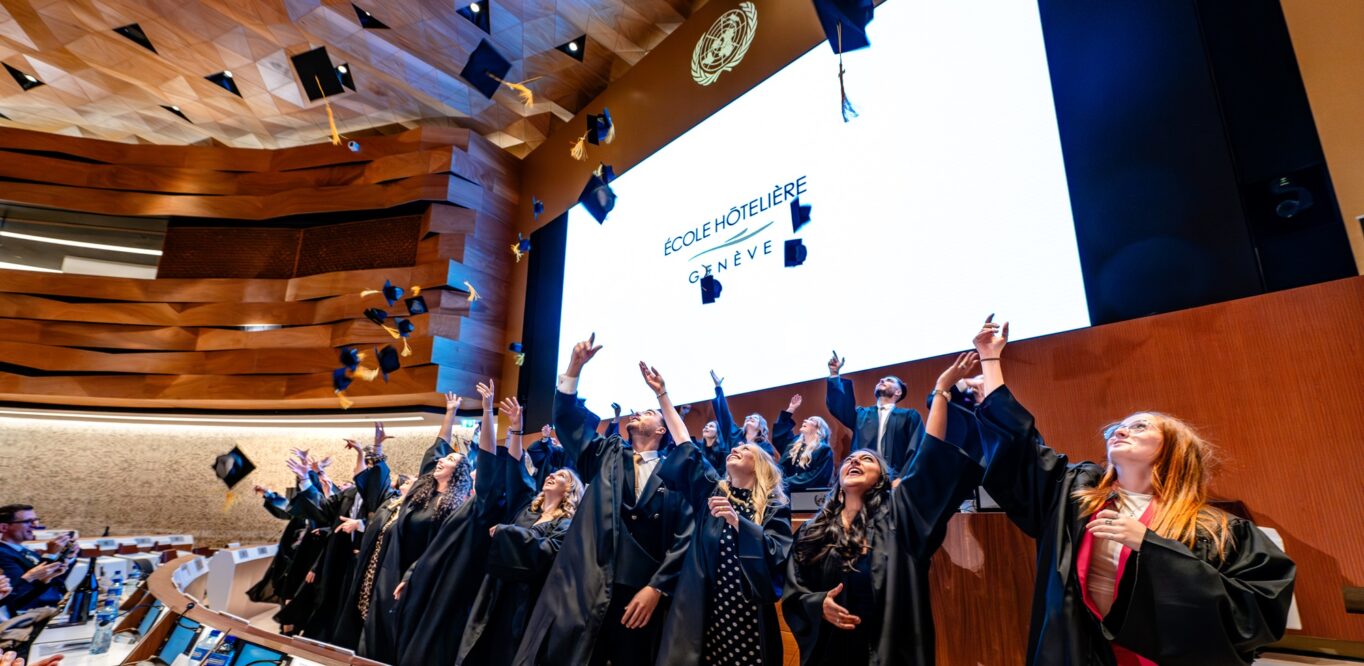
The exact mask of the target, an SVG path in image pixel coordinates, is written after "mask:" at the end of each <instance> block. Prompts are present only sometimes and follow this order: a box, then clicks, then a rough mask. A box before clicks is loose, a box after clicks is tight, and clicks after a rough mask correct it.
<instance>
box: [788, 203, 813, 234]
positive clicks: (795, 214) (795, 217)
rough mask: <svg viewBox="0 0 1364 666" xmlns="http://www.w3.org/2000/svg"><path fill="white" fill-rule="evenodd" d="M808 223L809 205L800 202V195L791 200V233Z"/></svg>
mask: <svg viewBox="0 0 1364 666" xmlns="http://www.w3.org/2000/svg"><path fill="white" fill-rule="evenodd" d="M809 223H810V207H809V206H802V205H801V204H800V197H796V198H794V199H792V200H791V233H795V232H797V231H800V228H801V227H803V226H805V225H807V224H809Z"/></svg>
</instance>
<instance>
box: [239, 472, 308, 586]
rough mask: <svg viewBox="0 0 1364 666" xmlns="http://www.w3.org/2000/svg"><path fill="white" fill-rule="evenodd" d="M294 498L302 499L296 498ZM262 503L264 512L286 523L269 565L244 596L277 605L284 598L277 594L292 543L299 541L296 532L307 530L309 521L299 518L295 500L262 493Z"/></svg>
mask: <svg viewBox="0 0 1364 666" xmlns="http://www.w3.org/2000/svg"><path fill="white" fill-rule="evenodd" d="M295 499H296V500H298V501H300V502H301V501H302V500H301V499H298V498H297V497H296V498H295ZM264 503H265V510H266V512H268V513H269V514H270V515H272V516H274V517H276V518H279V519H280V520H287V521H289V522H288V524H286V525H285V526H284V532H283V533H282V534H280V536H279V544H278V545H277V546H276V547H275V557H274V558H273V559H271V560H270V566H268V567H266V569H265V575H263V576H261V579H260V580H259V581H257V582H256V584H255V585H252V586H251V588H250V589H248V590H247V591H246V597H247V598H248V599H250V600H252V601H255V602H257V603H265V604H278V603H282V602H283V601H284V600H283V598H282V597H281V596H280V593H281V591H282V590H283V589H284V575H285V574H286V573H287V572H288V571H289V563H290V562H292V561H293V555H294V543H296V542H297V541H298V536H299V531H300V530H304V529H307V527H308V522H307V519H305V518H303V517H302V515H303V514H302V509H301V508H295V507H294V502H291V501H289V500H286V499H284V498H283V497H282V496H280V495H276V494H274V493H270V494H268V495H266V496H265V500H264ZM295 514H298V515H295Z"/></svg>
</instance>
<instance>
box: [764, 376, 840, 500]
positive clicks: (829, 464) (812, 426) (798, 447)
mask: <svg viewBox="0 0 1364 666" xmlns="http://www.w3.org/2000/svg"><path fill="white" fill-rule="evenodd" d="M800 404H801V397H800V394H799V393H797V394H796V395H793V396H791V401H790V402H789V403H787V405H786V409H785V410H783V411H782V413H781V414H778V415H777V422H776V425H774V426H773V427H772V445H773V446H774V447H775V448H776V449H777V453H778V455H780V456H781V458H780V460H778V464H779V465H781V471H782V475H783V477H782V478H783V480H784V481H785V482H786V492H788V493H794V492H799V491H802V490H816V489H823V488H828V487H830V486H832V485H834V450H833V447H831V446H829V424H828V423H827V422H826V421H825V420H824V419H822V418H820V417H818V416H811V417H809V418H807V419H805V420H804V421H801V423H800V430H799V431H797V430H796V429H795V428H796V420H795V413H796V410H797V409H800Z"/></svg>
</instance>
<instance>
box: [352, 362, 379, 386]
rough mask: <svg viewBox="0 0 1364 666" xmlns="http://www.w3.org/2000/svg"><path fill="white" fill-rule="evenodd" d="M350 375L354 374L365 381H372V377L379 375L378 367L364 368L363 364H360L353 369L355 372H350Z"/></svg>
mask: <svg viewBox="0 0 1364 666" xmlns="http://www.w3.org/2000/svg"><path fill="white" fill-rule="evenodd" d="M352 375H353V376H355V377H359V378H360V379H363V380H365V381H367V382H372V381H374V378H375V377H378V376H379V369H378V368H366V367H365V366H363V365H362V366H360V367H358V368H356V369H355V372H354V373H352Z"/></svg>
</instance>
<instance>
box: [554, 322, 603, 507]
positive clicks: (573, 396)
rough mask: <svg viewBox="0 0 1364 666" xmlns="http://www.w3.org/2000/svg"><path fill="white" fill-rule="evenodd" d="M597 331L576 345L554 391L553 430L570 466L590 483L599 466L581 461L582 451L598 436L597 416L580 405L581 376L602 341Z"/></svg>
mask: <svg viewBox="0 0 1364 666" xmlns="http://www.w3.org/2000/svg"><path fill="white" fill-rule="evenodd" d="M596 340H597V334H596V333H593V334H592V336H591V337H589V338H588V339H587V340H584V341H582V342H579V343H578V344H576V345H574V346H573V352H572V355H570V356H569V359H568V368H567V369H565V370H564V374H562V375H560V376H559V388H558V390H557V391H555V393H554V414H553V422H554V432H555V433H557V434H558V436H559V442H560V443H561V444H563V447H564V456H565V458H566V460H567V463H568V465H569V466H572V467H574V468H576V469H577V470H578V474H580V475H581V476H582V478H583V482H584V483H590V482H591V481H590V479H591V477H594V476H596V472H597V470H595V469H591V468H592V467H593V465H590V464H582V463H583V462H586V461H580V460H579V458H581V457H582V454H583V451H584V450H585V449H586V448H587V445H588V443H589V442H591V441H592V440H594V439H595V438H596V437H597V419H592V418H588V416H587V415H588V414H589V412H587V411H586V410H584V409H583V408H581V407H580V406H578V378H579V376H580V375H581V374H582V371H583V366H585V365H587V362H588V361H591V360H592V358H593V357H594V356H596V355H597V352H599V351H601V345H598V344H596Z"/></svg>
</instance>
